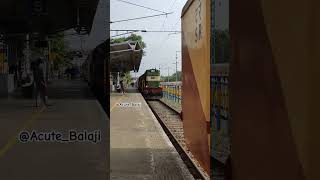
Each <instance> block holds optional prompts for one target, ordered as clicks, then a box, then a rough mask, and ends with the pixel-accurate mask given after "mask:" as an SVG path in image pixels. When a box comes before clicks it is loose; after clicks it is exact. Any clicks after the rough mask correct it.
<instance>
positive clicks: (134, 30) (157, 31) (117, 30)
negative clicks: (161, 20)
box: [110, 29, 181, 33]
mask: <svg viewBox="0 0 320 180" xmlns="http://www.w3.org/2000/svg"><path fill="white" fill-rule="evenodd" d="M110 31H115V32H119V31H133V32H154V33H162V32H163V33H166V32H175V33H181V31H159V30H151V31H149V30H138V29H111V30H110Z"/></svg>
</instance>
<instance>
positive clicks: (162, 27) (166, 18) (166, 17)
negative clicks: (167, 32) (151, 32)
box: [161, 0, 177, 30]
mask: <svg viewBox="0 0 320 180" xmlns="http://www.w3.org/2000/svg"><path fill="white" fill-rule="evenodd" d="M176 1H177V0H174V1H173V3H172V5H171V7H170V9H169V11H171V10H172V8H173V5H174V4H175V3H176ZM167 19H168V17H167V16H166V18H165V19H164V20H163V23H162V27H161V28H162V29H163V30H164V29H165V28H164V25H165V22H166V20H167Z"/></svg>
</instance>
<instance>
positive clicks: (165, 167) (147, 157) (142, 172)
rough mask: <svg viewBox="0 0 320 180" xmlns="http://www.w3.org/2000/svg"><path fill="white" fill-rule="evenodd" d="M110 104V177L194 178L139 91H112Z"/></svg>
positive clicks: (161, 179) (171, 179)
mask: <svg viewBox="0 0 320 180" xmlns="http://www.w3.org/2000/svg"><path fill="white" fill-rule="evenodd" d="M110 103H111V105H110V107H111V109H110V112H111V121H110V127H111V129H110V131H111V132H110V138H111V142H110V144H111V152H110V158H111V179H121V180H122V179H123V180H124V179H131V180H138V179H139V180H140V179H150V180H151V179H152V180H184V179H186V180H189V179H190V180H191V179H194V178H193V176H192V175H191V174H190V172H189V170H188V169H187V167H186V165H185V164H184V162H183V161H182V159H181V158H180V156H179V154H178V152H177V151H176V149H175V148H174V146H173V145H172V143H171V142H170V140H169V138H168V137H167V135H166V134H165V132H164V131H163V129H162V127H161V125H160V124H159V122H158V120H157V119H156V117H155V116H154V115H153V113H152V111H151V110H150V108H149V106H148V105H147V103H146V101H145V100H144V98H143V97H142V95H141V94H140V93H138V92H137V91H136V90H135V89H133V88H131V89H129V90H128V93H126V94H124V95H121V94H119V93H112V94H111V97H110Z"/></svg>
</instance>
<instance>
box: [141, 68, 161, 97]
mask: <svg viewBox="0 0 320 180" xmlns="http://www.w3.org/2000/svg"><path fill="white" fill-rule="evenodd" d="M138 90H139V91H140V93H141V94H142V95H143V97H144V98H145V99H161V98H162V95H163V92H162V88H161V87H160V71H159V70H157V69H148V70H146V72H145V73H144V74H143V75H141V76H140V77H139V79H138Z"/></svg>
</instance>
